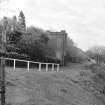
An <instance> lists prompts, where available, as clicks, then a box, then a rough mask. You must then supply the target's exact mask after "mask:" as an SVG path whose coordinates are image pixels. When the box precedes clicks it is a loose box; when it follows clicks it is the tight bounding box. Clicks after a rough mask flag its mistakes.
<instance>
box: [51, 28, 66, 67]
mask: <svg viewBox="0 0 105 105" xmlns="http://www.w3.org/2000/svg"><path fill="white" fill-rule="evenodd" d="M49 34H50V40H49V44H50V45H51V46H52V48H53V49H54V51H55V59H58V60H59V61H60V63H61V65H62V66H63V65H64V64H65V59H64V58H65V55H66V45H67V33H66V32H65V31H64V30H61V31H60V32H49Z"/></svg>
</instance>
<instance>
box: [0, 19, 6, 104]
mask: <svg viewBox="0 0 105 105" xmlns="http://www.w3.org/2000/svg"><path fill="white" fill-rule="evenodd" d="M6 34H7V18H6V17H4V18H3V29H2V39H1V50H2V56H1V70H0V72H1V73H0V75H1V105H5V58H4V57H5V54H6Z"/></svg>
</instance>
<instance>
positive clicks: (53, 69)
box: [5, 58, 59, 72]
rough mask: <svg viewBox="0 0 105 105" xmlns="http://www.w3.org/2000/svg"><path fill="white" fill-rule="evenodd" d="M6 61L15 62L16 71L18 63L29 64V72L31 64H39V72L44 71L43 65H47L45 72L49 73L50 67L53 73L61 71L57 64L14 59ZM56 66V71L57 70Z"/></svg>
mask: <svg viewBox="0 0 105 105" xmlns="http://www.w3.org/2000/svg"><path fill="white" fill-rule="evenodd" d="M5 60H11V61H13V69H14V70H15V69H16V61H20V62H26V63H27V70H28V71H30V63H33V64H38V65H39V66H38V71H42V65H46V67H45V71H46V72H47V71H49V65H51V67H50V68H51V71H57V72H58V71H59V64H56V63H44V62H34V61H27V60H20V59H13V58H5ZM55 66H56V70H55Z"/></svg>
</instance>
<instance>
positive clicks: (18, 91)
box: [6, 65, 104, 105]
mask: <svg viewBox="0 0 105 105" xmlns="http://www.w3.org/2000/svg"><path fill="white" fill-rule="evenodd" d="M78 67H79V68H80V69H79V68H78ZM6 71H7V72H6V85H7V87H6V102H7V103H9V104H12V105H104V104H103V103H102V101H101V100H100V99H99V98H97V97H96V96H95V95H94V94H93V93H92V92H91V91H89V89H86V88H84V87H83V86H84V85H82V84H83V83H82V82H81V81H82V80H84V81H86V80H88V81H89V80H90V77H91V76H92V75H91V72H90V71H86V70H85V71H84V69H83V68H82V66H79V65H78V66H74V67H72V68H70V69H68V68H65V71H64V72H59V73H56V72H49V73H41V72H35V71H33V70H32V71H30V72H28V71H26V70H25V69H16V71H13V70H12V69H11V68H8V69H7V70H6ZM83 72H85V74H87V76H86V77H85V78H84V77H83V75H82V74H83ZM90 81H91V80H90ZM81 83H82V84H81ZM85 86H86V85H85Z"/></svg>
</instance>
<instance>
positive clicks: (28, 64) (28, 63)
mask: <svg viewBox="0 0 105 105" xmlns="http://www.w3.org/2000/svg"><path fill="white" fill-rule="evenodd" d="M27 70H28V71H29V70H30V62H29V61H27Z"/></svg>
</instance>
